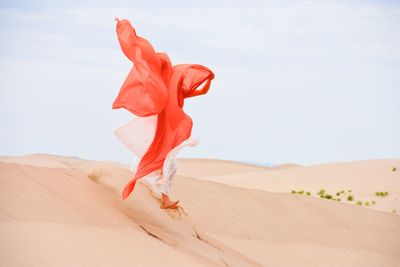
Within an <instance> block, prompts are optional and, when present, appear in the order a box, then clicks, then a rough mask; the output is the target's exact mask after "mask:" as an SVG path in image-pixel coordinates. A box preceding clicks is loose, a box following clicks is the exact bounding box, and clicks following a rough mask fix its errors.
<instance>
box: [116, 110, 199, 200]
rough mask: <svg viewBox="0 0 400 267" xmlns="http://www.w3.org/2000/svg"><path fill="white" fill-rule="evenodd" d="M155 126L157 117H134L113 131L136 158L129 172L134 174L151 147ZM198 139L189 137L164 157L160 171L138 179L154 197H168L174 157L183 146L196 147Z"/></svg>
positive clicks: (173, 172) (174, 167) (173, 171)
mask: <svg viewBox="0 0 400 267" xmlns="http://www.w3.org/2000/svg"><path fill="white" fill-rule="evenodd" d="M156 125H157V115H153V116H147V117H136V118H135V119H133V120H131V121H130V122H128V123H126V124H124V125H122V126H120V127H117V128H115V129H114V131H113V132H114V134H115V136H116V137H117V138H118V139H119V140H120V141H121V142H122V143H123V144H124V145H125V146H126V147H128V148H129V150H131V151H132V152H133V153H134V154H136V155H137V156H138V158H137V159H135V160H134V162H133V164H132V165H131V171H132V172H133V173H134V174H135V173H136V170H137V167H138V164H139V162H140V160H141V158H142V157H143V155H144V154H145V153H146V151H147V149H148V147H149V146H150V145H151V143H152V141H153V138H154V135H155V131H156ZM198 143H199V141H198V139H194V138H192V137H189V138H188V139H186V140H184V141H183V142H181V143H180V144H179V145H177V146H176V147H174V148H173V149H172V150H171V151H170V152H169V153H168V154H167V156H166V158H165V160H164V164H163V169H162V174H161V170H158V171H154V172H152V173H149V174H148V175H146V176H143V177H142V178H140V179H139V181H140V182H141V183H144V184H145V185H146V186H147V187H148V188H149V189H150V190H151V191H152V192H153V193H154V194H155V195H156V196H158V197H161V194H162V193H164V194H166V195H170V192H171V186H172V181H173V177H174V175H175V173H176V171H177V168H178V166H177V161H176V156H177V154H178V153H179V151H180V150H181V149H182V148H184V147H185V146H191V147H194V146H197V145H198Z"/></svg>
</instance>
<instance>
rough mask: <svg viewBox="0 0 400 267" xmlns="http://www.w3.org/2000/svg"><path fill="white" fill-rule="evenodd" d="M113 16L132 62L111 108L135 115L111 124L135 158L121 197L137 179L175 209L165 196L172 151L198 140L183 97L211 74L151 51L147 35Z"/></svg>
mask: <svg viewBox="0 0 400 267" xmlns="http://www.w3.org/2000/svg"><path fill="white" fill-rule="evenodd" d="M116 21H117V25H116V32H117V37H118V41H119V44H120V47H121V49H122V51H123V53H124V54H125V56H126V57H127V58H128V59H129V60H130V61H132V63H133V66H132V69H131V71H130V72H129V74H128V76H127V77H126V79H125V81H124V83H123V84H122V86H121V88H120V90H119V93H118V96H117V97H116V99H115V100H114V102H113V105H112V108H113V109H120V108H124V109H126V110H128V111H129V112H131V113H132V114H134V115H136V116H137V117H136V118H134V119H133V120H131V121H130V122H128V123H126V124H124V125H122V126H119V127H117V128H116V129H114V134H115V136H116V137H117V138H118V139H119V140H120V141H121V142H122V143H123V144H124V145H125V146H127V147H128V148H129V149H130V150H131V151H132V152H133V153H134V154H136V155H137V156H138V158H139V162H138V164H135V165H134V166H132V171H133V173H134V175H133V177H132V179H131V180H130V181H129V182H128V183H127V184H126V186H125V187H124V189H123V191H122V200H124V199H126V198H127V197H128V196H129V195H130V194H131V193H132V192H133V189H134V187H135V184H136V182H137V180H139V179H142V180H141V182H143V183H145V184H147V185H148V186H149V188H151V190H152V191H153V193H155V194H156V195H157V196H159V198H160V200H161V205H160V207H161V208H171V209H175V208H177V207H178V203H179V200H177V201H172V200H171V199H170V192H171V191H170V190H171V185H172V180H173V176H174V175H175V173H176V171H177V161H176V156H177V154H178V153H179V151H180V150H181V149H182V148H183V147H186V146H192V147H193V146H196V145H197V144H198V140H197V139H194V138H192V137H191V131H192V127H193V121H192V119H191V118H190V116H188V115H187V114H186V113H185V112H184V111H183V106H184V102H185V99H186V98H190V97H195V96H199V95H204V94H206V93H207V92H208V90H209V88H210V85H211V80H213V79H214V78H215V74H214V73H213V72H212V71H211V70H210V69H209V68H207V67H205V66H202V65H199V64H177V65H174V66H172V64H171V61H170V59H169V57H168V55H167V54H166V53H160V52H156V51H155V50H154V48H153V46H152V45H151V44H150V42H149V41H148V40H146V39H145V38H143V37H141V36H139V35H137V34H136V31H135V29H134V27H133V26H132V24H131V23H130V21H129V20H126V19H123V20H119V19H118V18H116Z"/></svg>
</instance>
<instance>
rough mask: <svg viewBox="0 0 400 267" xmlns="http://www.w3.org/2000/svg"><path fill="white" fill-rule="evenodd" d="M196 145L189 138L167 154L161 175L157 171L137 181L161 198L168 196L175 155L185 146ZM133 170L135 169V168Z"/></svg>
mask: <svg viewBox="0 0 400 267" xmlns="http://www.w3.org/2000/svg"><path fill="white" fill-rule="evenodd" d="M198 143H199V141H198V140H197V139H193V138H191V137H190V138H188V139H186V140H185V141H183V142H182V143H180V144H179V145H178V146H176V147H174V148H173V149H172V150H171V151H170V152H169V153H168V154H167V157H166V158H165V160H164V165H163V174H160V172H159V171H156V172H153V173H151V174H148V175H146V176H144V177H142V178H141V179H139V180H140V181H142V182H143V183H145V184H146V185H147V186H149V187H150V189H151V190H152V191H153V192H154V193H155V194H156V195H157V196H159V197H161V194H162V193H164V194H166V195H169V194H170V192H171V187H172V180H173V177H174V176H175V173H176V171H177V169H178V164H177V161H176V156H177V154H178V153H179V151H180V150H181V149H182V148H184V147H185V146H191V147H193V146H197V145H198ZM134 168H135V169H136V168H137V167H134Z"/></svg>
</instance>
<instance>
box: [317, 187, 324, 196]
mask: <svg viewBox="0 0 400 267" xmlns="http://www.w3.org/2000/svg"><path fill="white" fill-rule="evenodd" d="M317 195H320V196H323V195H325V189H320V190H319V192H318V193H317Z"/></svg>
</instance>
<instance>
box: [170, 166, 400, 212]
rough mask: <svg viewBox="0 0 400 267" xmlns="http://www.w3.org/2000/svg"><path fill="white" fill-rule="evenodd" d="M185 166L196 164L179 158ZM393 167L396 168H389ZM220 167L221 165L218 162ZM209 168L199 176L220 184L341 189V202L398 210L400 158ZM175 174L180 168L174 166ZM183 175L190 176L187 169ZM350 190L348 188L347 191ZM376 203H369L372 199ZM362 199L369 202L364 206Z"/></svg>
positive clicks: (314, 190) (332, 191) (281, 189)
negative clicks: (384, 194) (221, 171)
mask: <svg viewBox="0 0 400 267" xmlns="http://www.w3.org/2000/svg"><path fill="white" fill-rule="evenodd" d="M181 165H184V168H185V169H190V168H191V167H192V166H191V165H193V167H196V165H195V164H192V163H191V162H190V161H185V160H183V161H180V165H179V167H181ZM393 167H396V168H397V170H396V171H393ZM220 168H221V166H220ZM214 173H215V172H213V170H210V171H209V173H208V174H207V173H203V175H202V176H201V177H199V176H196V175H193V176H191V177H196V178H201V179H204V180H208V181H214V182H218V183H223V184H229V185H234V186H239V187H243V188H251V189H258V190H265V191H268V192H287V193H290V192H291V191H292V190H295V191H300V190H304V191H305V192H306V191H309V192H310V193H311V195H312V196H314V197H319V195H317V194H316V193H317V192H318V191H319V190H320V189H325V191H326V192H328V193H330V194H331V195H333V196H334V197H335V198H336V193H337V192H338V191H341V190H345V191H346V194H340V196H339V197H338V198H340V199H341V201H342V202H345V203H348V204H355V203H356V202H357V201H362V203H363V205H362V206H363V207H366V208H370V209H376V210H382V211H387V212H393V210H394V211H395V212H397V213H400V160H366V161H354V162H344V163H329V164H321V165H315V166H309V167H301V166H293V165H283V166H278V167H275V168H265V169H263V170H262V169H261V170H246V171H243V172H240V173H234V172H232V173H225V174H218V175H215V174H214ZM178 174H182V173H180V171H179V170H178ZM184 174H185V175H188V176H190V175H189V174H187V172H185V173H184ZM347 190H351V192H347ZM385 191H387V192H388V193H389V195H388V196H387V197H379V196H376V195H375V192H385ZM349 195H352V196H353V197H354V200H353V201H347V196H349ZM373 200H374V201H375V203H376V204H374V205H373V204H372V201H373ZM330 201H332V200H330ZM365 201H368V202H369V204H370V205H369V206H365Z"/></svg>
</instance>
